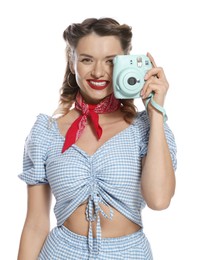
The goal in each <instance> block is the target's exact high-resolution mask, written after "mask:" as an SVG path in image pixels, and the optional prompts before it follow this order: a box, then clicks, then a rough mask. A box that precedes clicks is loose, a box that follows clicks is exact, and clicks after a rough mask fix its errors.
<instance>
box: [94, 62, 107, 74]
mask: <svg viewBox="0 0 199 260" xmlns="http://www.w3.org/2000/svg"><path fill="white" fill-rule="evenodd" d="M104 75H105V69H104V66H103V64H101V63H100V62H97V63H96V64H95V65H94V67H93V69H92V71H91V76H92V77H94V78H101V77H103V76H104Z"/></svg>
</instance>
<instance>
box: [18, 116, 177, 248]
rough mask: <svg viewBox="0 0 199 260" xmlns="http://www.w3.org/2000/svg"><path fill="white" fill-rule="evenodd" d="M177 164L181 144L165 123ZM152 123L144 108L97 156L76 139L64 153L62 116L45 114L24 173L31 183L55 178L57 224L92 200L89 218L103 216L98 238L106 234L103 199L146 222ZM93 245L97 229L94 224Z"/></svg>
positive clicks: (33, 136)
mask: <svg viewBox="0 0 199 260" xmlns="http://www.w3.org/2000/svg"><path fill="white" fill-rule="evenodd" d="M164 129H165V134H166V138H167V143H168V145H169V149H170V154H171V158H172V162H173V167H174V169H176V144H175V140H174V136H173V133H172V131H171V130H170V128H169V127H168V125H167V124H166V123H165V124H164ZM149 131H150V124H149V120H148V116H147V113H146V112H145V111H143V112H139V113H138V115H137V118H136V119H135V120H134V122H133V124H131V125H129V127H127V128H126V129H124V130H123V131H121V132H120V133H118V134H116V135H115V136H113V137H112V138H111V139H109V140H108V141H106V142H105V143H104V144H103V145H102V146H101V147H100V148H98V150H97V151H96V152H95V153H94V154H93V155H91V156H90V155H88V154H87V153H86V152H85V151H83V150H82V149H80V148H79V147H78V146H77V145H76V144H73V145H72V146H71V147H70V148H69V149H68V150H66V151H65V152H64V153H61V151H62V146H63V143H64V139H65V138H64V137H63V136H62V135H61V134H60V132H59V129H58V125H57V121H56V120H54V119H52V118H51V117H49V116H47V115H44V114H40V115H39V116H38V118H37V120H36V122H35V124H34V125H33V127H32V129H31V131H30V134H29V135H28V137H27V139H26V142H25V149H24V159H23V173H21V174H20V175H19V177H20V178H21V179H22V180H24V181H25V182H26V183H27V184H29V185H35V184H45V183H49V184H50V187H51V189H52V193H53V195H54V197H55V201H56V203H55V207H54V212H55V216H56V219H57V225H58V226H60V225H62V224H63V223H64V222H65V220H66V219H67V218H68V217H69V216H70V215H71V214H72V212H74V211H75V209H76V208H77V207H78V206H79V205H80V204H82V203H83V202H84V201H86V200H88V205H87V209H86V216H87V220H88V221H89V222H90V224H91V222H92V221H95V220H96V221H97V239H98V240H99V244H100V238H101V229H100V218H99V217H98V215H99V212H101V213H102V215H103V216H104V217H106V218H109V219H111V218H112V217H114V216H113V212H112V211H111V210H110V212H109V214H108V215H106V214H105V213H104V212H103V210H102V209H101V207H100V203H103V204H105V205H107V206H109V205H110V206H112V207H114V208H116V209H117V210H118V211H120V212H121V213H122V214H123V215H124V216H126V217H127V218H128V219H130V220H132V221H133V222H135V223H137V224H138V225H140V226H142V218H141V211H142V209H143V207H144V206H145V201H144V199H143V197H142V195H141V190H140V175H141V158H142V157H143V156H145V155H146V153H147V144H148V137H149ZM88 241H89V243H88V244H89V247H90V250H92V228H90V229H89V238H88Z"/></svg>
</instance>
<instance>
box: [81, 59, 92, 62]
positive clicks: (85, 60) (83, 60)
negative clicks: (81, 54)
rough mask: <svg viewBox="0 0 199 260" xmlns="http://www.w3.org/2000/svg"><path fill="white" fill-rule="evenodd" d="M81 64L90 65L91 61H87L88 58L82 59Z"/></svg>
mask: <svg viewBox="0 0 199 260" xmlns="http://www.w3.org/2000/svg"><path fill="white" fill-rule="evenodd" d="M81 62H83V63H91V62H92V60H91V59H89V58H84V59H82V60H81Z"/></svg>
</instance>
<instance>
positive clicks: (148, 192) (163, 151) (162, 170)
mask: <svg viewBox="0 0 199 260" xmlns="http://www.w3.org/2000/svg"><path fill="white" fill-rule="evenodd" d="M149 117H150V135H149V143H148V151H147V156H146V157H145V158H144V163H143V169H142V177H141V189H142V194H143V197H144V199H145V201H146V203H147V205H148V206H149V207H150V208H153V209H157V210H161V209H164V208H167V207H168V205H169V203H170V200H171V198H172V196H173V194H174V190H175V175H174V171H173V166H172V160H171V156H170V151H169V147H168V144H167V141H166V137H165V133H164V125H163V117H162V115H161V113H158V112H153V113H150V114H149Z"/></svg>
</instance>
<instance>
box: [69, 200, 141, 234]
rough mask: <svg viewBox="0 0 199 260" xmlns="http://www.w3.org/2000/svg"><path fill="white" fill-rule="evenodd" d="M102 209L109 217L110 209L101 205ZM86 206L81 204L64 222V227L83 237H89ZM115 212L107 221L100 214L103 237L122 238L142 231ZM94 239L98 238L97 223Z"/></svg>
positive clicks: (94, 224) (93, 229) (93, 224)
mask: <svg viewBox="0 0 199 260" xmlns="http://www.w3.org/2000/svg"><path fill="white" fill-rule="evenodd" d="M99 205H100V207H101V209H102V210H103V211H104V212H105V213H106V214H107V215H109V212H110V208H108V207H107V206H106V205H104V204H102V203H99ZM86 206H87V202H85V203H83V204H81V205H80V206H79V207H78V208H77V209H76V210H75V211H74V212H73V213H72V214H71V215H70V216H69V217H68V219H67V220H66V221H65V222H64V226H65V227H67V228H68V229H69V230H70V231H72V232H74V233H76V234H79V235H82V236H88V229H89V222H88V220H87V219H86ZM112 210H113V217H112V219H111V220H110V219H107V218H105V217H104V216H102V215H101V213H99V217H100V225H101V231H102V237H104V238H108V237H109V238H110V237H120V236H126V235H129V234H132V233H135V232H136V231H138V230H139V229H140V226H139V225H137V224H136V223H134V222H132V221H131V220H130V219H128V218H126V217H125V216H124V215H123V214H121V213H120V212H119V211H117V210H116V209H115V208H112ZM92 231H93V237H96V221H93V222H92Z"/></svg>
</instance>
